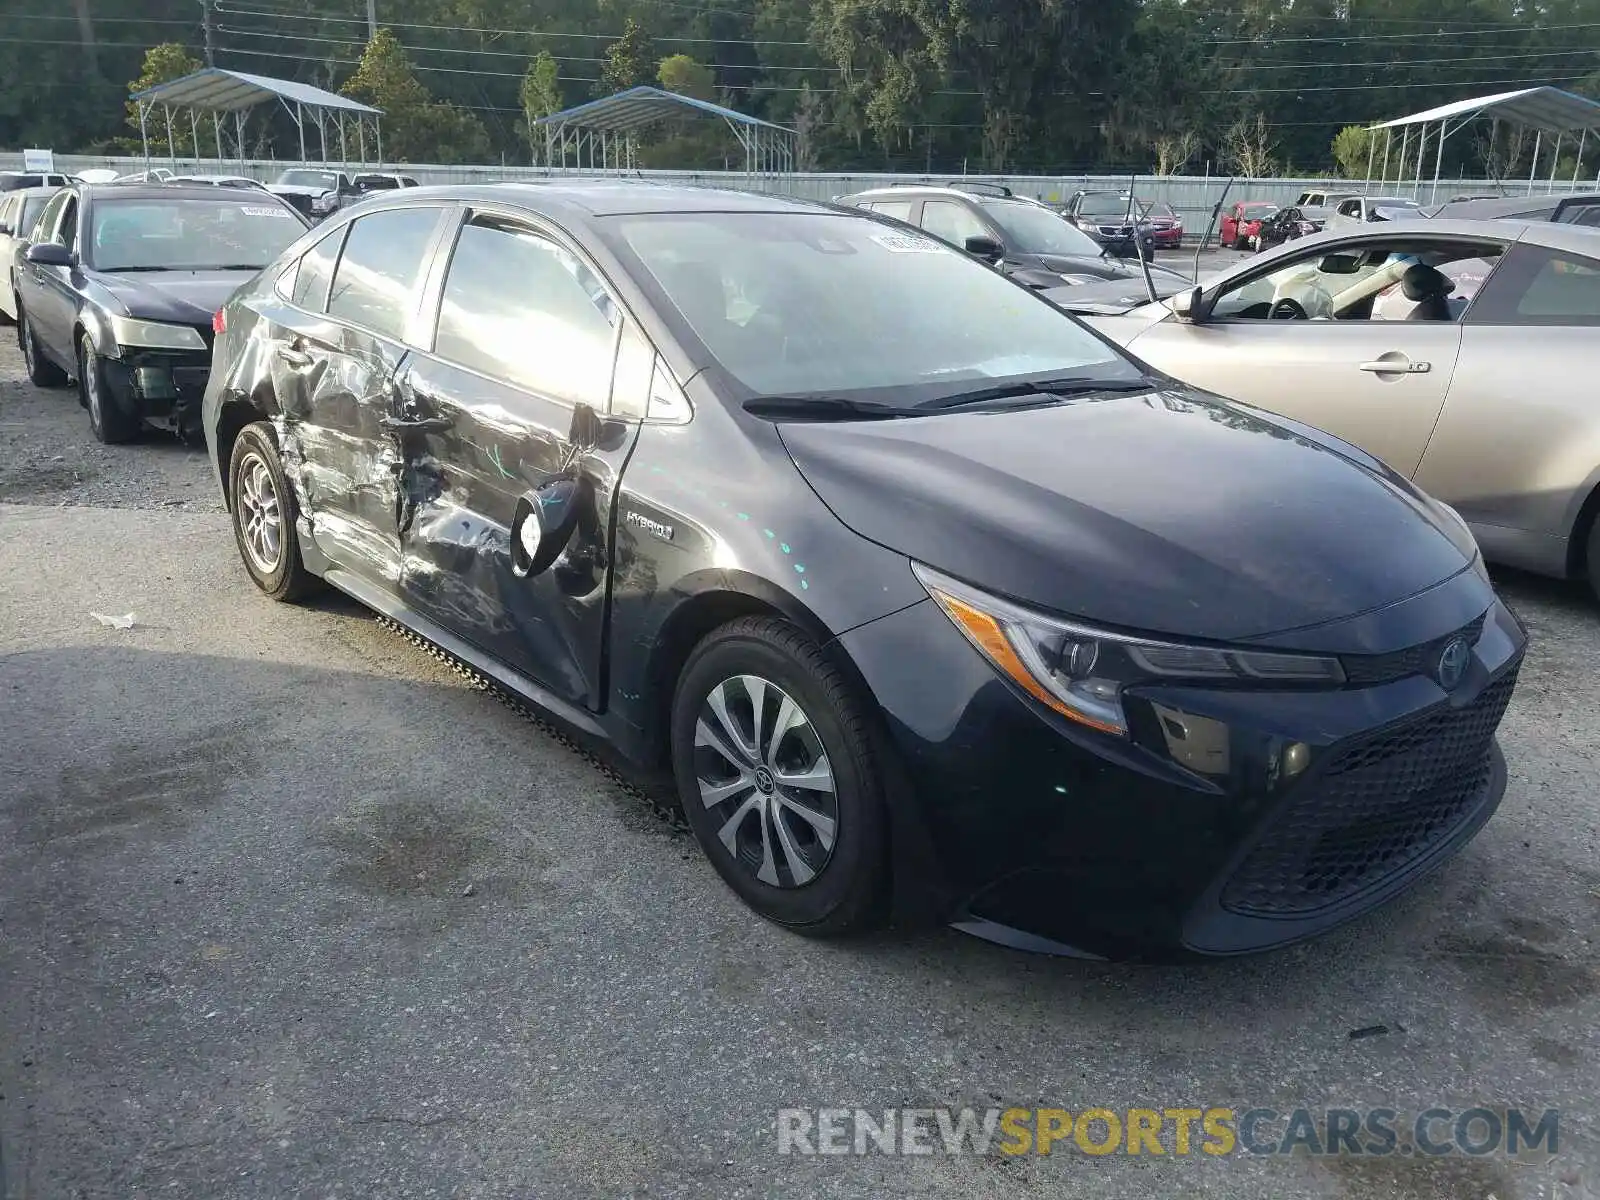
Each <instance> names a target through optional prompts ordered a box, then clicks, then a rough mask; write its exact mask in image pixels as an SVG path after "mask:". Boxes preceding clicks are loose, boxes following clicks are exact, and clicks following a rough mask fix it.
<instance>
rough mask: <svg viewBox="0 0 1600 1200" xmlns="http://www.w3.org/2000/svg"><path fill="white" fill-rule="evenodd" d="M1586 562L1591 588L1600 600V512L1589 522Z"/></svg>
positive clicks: (1585, 550) (1585, 553) (1585, 552)
mask: <svg viewBox="0 0 1600 1200" xmlns="http://www.w3.org/2000/svg"><path fill="white" fill-rule="evenodd" d="M1584 563H1585V565H1586V567H1587V571H1588V575H1589V590H1590V591H1591V592H1593V593H1594V596H1595V599H1596V600H1600V514H1596V516H1595V518H1594V519H1593V520H1592V521H1590V522H1589V540H1588V542H1587V544H1586V545H1585V547H1584Z"/></svg>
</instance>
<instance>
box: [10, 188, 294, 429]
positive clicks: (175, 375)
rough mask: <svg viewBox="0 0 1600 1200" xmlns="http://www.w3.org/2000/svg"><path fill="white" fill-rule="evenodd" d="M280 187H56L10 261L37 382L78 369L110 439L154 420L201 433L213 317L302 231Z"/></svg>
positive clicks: (85, 399)
mask: <svg viewBox="0 0 1600 1200" xmlns="http://www.w3.org/2000/svg"><path fill="white" fill-rule="evenodd" d="M306 226H307V222H306V221H305V220H304V219H303V218H302V217H301V216H300V215H299V214H298V213H296V212H295V211H294V210H293V209H292V208H290V207H289V206H288V205H287V204H285V203H284V202H283V201H281V200H279V199H278V198H277V197H276V196H272V195H269V194H268V193H266V192H264V191H248V192H246V191H240V190H237V189H234V188H219V187H212V186H210V185H208V184H189V185H183V184H163V183H157V184H126V183H107V184H87V183H77V184H73V185H71V186H69V187H66V188H63V189H62V190H61V191H59V192H57V193H56V195H55V196H54V197H52V199H51V200H50V203H49V204H48V205H46V207H45V209H44V211H43V212H42V213H40V215H39V224H38V226H37V228H38V230H39V237H38V238H37V239H36V240H35V241H34V242H33V243H32V244H31V245H29V246H28V247H27V248H26V249H24V250H19V251H18V252H17V254H16V261H15V262H13V263H8V264H5V268H6V269H7V270H8V271H10V273H11V278H12V281H13V284H14V287H15V289H16V297H17V307H18V311H17V338H18V341H19V342H20V344H21V346H22V354H23V358H24V359H25V360H26V362H27V366H28V377H29V378H30V379H32V380H33V382H34V383H36V384H38V385H39V386H41V387H53V386H59V385H61V384H65V383H67V382H68V381H69V380H71V379H76V380H77V381H78V400H79V402H80V403H81V404H82V405H83V406H84V408H86V409H87V410H88V412H89V426H90V428H91V429H92V430H93V432H94V435H95V437H97V438H99V439H100V440H101V441H102V442H126V441H129V440H131V439H132V438H134V437H135V436H137V435H138V433H139V431H140V429H141V428H142V427H143V426H144V425H145V424H146V423H148V424H151V425H155V426H158V427H161V428H166V429H170V430H174V431H176V432H179V433H192V434H195V435H198V433H199V426H200V401H201V399H202V398H203V397H204V395H205V386H206V376H207V372H208V370H209V369H210V361H211V338H212V327H211V322H212V317H213V315H214V314H215V313H216V311H217V310H218V309H219V308H220V307H221V306H222V302H223V301H224V300H226V299H227V298H228V296H229V295H230V294H231V293H232V292H233V290H234V289H235V288H237V287H238V286H239V285H240V284H242V283H245V282H247V281H248V280H249V278H250V277H251V276H252V275H254V274H255V273H256V272H257V271H259V270H260V269H261V268H262V267H263V266H265V265H266V264H267V263H269V262H271V261H272V260H273V259H274V258H276V257H277V256H278V255H279V254H280V253H281V252H282V251H283V249H284V247H285V246H287V245H289V243H291V242H293V241H294V240H295V239H296V238H297V237H299V236H300V234H302V233H304V232H305V230H306Z"/></svg>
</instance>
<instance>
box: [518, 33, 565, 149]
mask: <svg viewBox="0 0 1600 1200" xmlns="http://www.w3.org/2000/svg"><path fill="white" fill-rule="evenodd" d="M521 100H522V119H523V121H524V122H525V123H526V127H527V131H528V147H529V149H530V150H532V152H533V157H534V160H535V161H538V159H539V156H540V155H542V154H543V153H544V133H543V131H542V130H541V129H540V128H539V126H538V125H536V124H535V123H534V122H536V121H538V120H540V119H541V118H543V117H548V116H549V115H550V114H551V113H558V112H560V111H561V110H562V109H563V108H565V107H566V101H565V100H564V99H563V98H562V95H561V76H560V69H559V67H558V66H557V65H556V60H555V59H554V58H553V57H552V56H551V54H550V52H549V51H548V50H541V51H539V53H538V54H537V55H536V56H535V57H534V58H533V60H532V61H531V62H529V63H528V71H527V74H525V75H523V77H522V88H521Z"/></svg>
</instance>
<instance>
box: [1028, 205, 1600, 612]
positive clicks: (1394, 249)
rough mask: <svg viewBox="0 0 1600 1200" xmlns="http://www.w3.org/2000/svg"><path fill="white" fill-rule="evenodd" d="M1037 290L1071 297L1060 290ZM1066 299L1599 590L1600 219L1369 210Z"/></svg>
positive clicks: (1168, 366)
mask: <svg viewBox="0 0 1600 1200" xmlns="http://www.w3.org/2000/svg"><path fill="white" fill-rule="evenodd" d="M1050 298H1051V299H1052V300H1055V301H1056V302H1057V303H1058V304H1060V305H1061V306H1062V307H1065V308H1069V309H1071V308H1073V307H1074V303H1075V297H1074V295H1073V292H1072V290H1071V289H1066V290H1063V291H1061V292H1057V293H1052V294H1051V295H1050ZM1080 311H1082V312H1084V313H1085V315H1086V319H1087V320H1088V321H1089V323H1090V324H1092V325H1094V326H1095V327H1097V328H1098V329H1100V330H1101V331H1102V332H1104V333H1106V334H1107V335H1109V336H1110V337H1112V338H1113V339H1115V340H1116V341H1118V342H1119V343H1121V344H1122V345H1124V346H1126V347H1127V348H1128V349H1130V350H1131V351H1132V352H1133V353H1134V354H1135V355H1136V356H1137V357H1139V358H1142V359H1144V360H1145V361H1146V362H1148V363H1150V364H1151V365H1152V366H1155V367H1157V368H1159V369H1160V370H1162V371H1165V372H1166V373H1167V374H1169V375H1172V376H1175V377H1176V378H1178V379H1181V380H1183V381H1185V382H1187V383H1190V384H1193V385H1195V386H1197V387H1202V388H1205V389H1208V390H1210V391H1212V392H1216V393H1219V394H1221V395H1224V396H1229V397H1231V398H1233V399H1236V400H1240V401H1243V402H1245V403H1247V404H1252V405H1255V406H1257V407H1260V408H1264V409H1267V410H1269V411H1271V412H1275V413H1281V414H1283V415H1284V416H1288V417H1292V418H1295V419H1298V420H1301V421H1304V422H1306V423H1307V424H1310V425H1315V426H1319V427H1320V428H1322V429H1325V430H1327V431H1329V432H1330V433H1334V434H1337V435H1338V436H1339V437H1342V438H1344V439H1345V440H1347V441H1349V442H1353V443H1354V444H1355V445H1357V446H1359V447H1361V448H1362V449H1364V450H1366V451H1367V452H1369V453H1370V454H1372V455H1374V456H1376V457H1377V458H1379V459H1382V460H1383V461H1384V462H1385V463H1386V464H1388V466H1390V467H1391V468H1393V469H1394V470H1395V471H1397V472H1399V473H1400V474H1401V475H1405V476H1407V477H1408V478H1410V479H1412V480H1413V481H1415V482H1416V483H1417V484H1418V485H1419V486H1420V487H1421V488H1422V489H1423V490H1424V491H1427V492H1429V493H1431V494H1432V495H1434V496H1436V497H1437V498H1439V499H1440V500H1443V501H1445V502H1446V503H1448V504H1450V505H1452V506H1453V507H1455V508H1456V509H1457V510H1458V511H1459V512H1460V513H1461V515H1462V516H1463V517H1465V518H1466V520H1467V522H1468V523H1469V524H1470V525H1471V526H1472V529H1473V532H1474V533H1475V534H1476V535H1477V538H1478V541H1479V544H1480V545H1481V546H1482V548H1483V552H1484V556H1485V557H1486V558H1487V559H1489V560H1490V561H1491V562H1501V563H1506V564H1509V565H1512V566H1518V567H1522V568H1525V569H1527V570H1531V571H1536V572H1539V573H1541V574H1545V575H1553V576H1558V577H1568V576H1575V577H1580V578H1587V579H1588V580H1589V581H1590V583H1591V585H1593V586H1594V587H1595V588H1596V590H1597V591H1600V524H1597V522H1596V519H1595V518H1596V514H1597V512H1600V401H1597V399H1596V380H1597V378H1600V337H1597V334H1600V328H1597V327H1600V231H1597V230H1591V229H1587V228H1583V227H1577V226H1571V225H1552V224H1546V223H1538V222H1530V223H1522V222H1513V221H1453V220H1433V221H1403V222H1401V221H1395V222H1385V223H1381V224H1379V225H1376V226H1366V227H1361V228H1357V229H1354V230H1343V231H1334V232H1328V233H1321V234H1314V235H1312V236H1310V237H1306V238H1302V239H1300V240H1298V241H1294V242H1290V243H1287V244H1286V245H1283V246H1280V247H1278V248H1277V249H1275V250H1272V251H1269V252H1267V253H1265V254H1262V255H1258V256H1256V257H1254V258H1251V259H1248V260H1246V261H1245V262H1243V263H1240V264H1239V265H1237V266H1235V267H1233V268H1231V269H1229V270H1227V271H1224V272H1222V273H1221V274H1219V275H1216V276H1212V277H1210V278H1208V279H1206V280H1204V281H1203V283H1202V285H1201V286H1198V287H1195V288H1194V289H1192V290H1188V291H1181V292H1178V293H1177V294H1176V295H1173V296H1170V297H1169V298H1167V299H1165V300H1163V301H1160V302H1156V303H1143V304H1133V303H1132V302H1131V301H1130V307H1128V308H1127V310H1126V311H1124V312H1108V306H1107V305H1105V304H1104V303H1101V304H1098V305H1096V306H1094V307H1093V308H1092V309H1091V308H1090V307H1089V306H1087V305H1084V306H1083V307H1082V308H1081V309H1080ZM1091 313H1092V314H1093V315H1089V314H1091ZM1218 482H1219V484H1223V485H1225V484H1226V481H1225V480H1219V481H1218Z"/></svg>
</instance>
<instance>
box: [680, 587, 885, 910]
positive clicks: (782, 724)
mask: <svg viewBox="0 0 1600 1200" xmlns="http://www.w3.org/2000/svg"><path fill="white" fill-rule="evenodd" d="M671 736H672V765H673V774H674V776H675V778H676V780H677V785H678V793H679V796H680V798H681V799H682V802H683V809H684V813H685V815H686V816H687V817H688V819H689V825H690V828H691V829H693V830H694V834H695V837H696V838H697V839H698V840H699V842H700V845H701V847H702V848H703V849H704V850H705V852H706V856H707V857H708V858H710V859H711V862H712V865H713V866H715V867H716V869H717V872H718V873H719V874H720V875H721V876H722V878H723V879H724V880H725V881H726V882H727V883H728V885H729V886H730V887H732V888H733V890H734V891H736V892H738V893H739V895H740V896H741V897H742V898H743V899H744V901H745V903H747V904H748V905H750V907H751V908H753V909H755V910H756V912H758V913H760V914H761V915H762V916H763V917H766V918H767V919H768V920H770V921H774V922H776V923H778V924H780V925H785V926H788V927H789V928H791V929H794V930H796V931H797V932H800V933H804V934H808V935H811V936H828V935H835V934H842V933H846V932H851V931H855V930H859V929H863V928H868V927H870V926H872V925H873V924H876V923H877V921H878V920H879V919H881V916H882V910H883V899H884V897H885V896H886V894H887V885H888V865H887V864H888V854H887V832H886V818H885V812H884V798H883V785H882V781H881V778H880V776H879V772H878V765H877V757H876V753H875V748H874V739H873V735H872V731H871V726H870V725H869V723H868V721H867V718H866V716H865V713H864V710H863V708H862V707H861V705H860V704H859V703H858V702H857V700H856V697H855V695H854V689H853V688H852V687H851V685H850V683H849V681H848V680H847V679H846V678H845V677H844V675H843V674H842V673H841V672H840V671H839V670H838V669H837V668H836V667H835V666H834V665H833V664H832V663H830V662H829V661H828V660H827V659H826V658H825V657H824V656H823V654H822V651H821V650H820V649H819V648H818V646H817V644H816V643H815V642H814V641H812V640H811V639H810V638H809V637H807V636H806V634H805V633H804V632H802V631H801V630H800V629H799V628H797V627H796V626H794V625H792V624H790V623H789V622H787V621H783V620H779V619H777V618H772V617H747V618H743V619H741V620H738V621H734V622H732V623H731V624H729V625H725V626H723V627H722V628H721V629H718V630H716V631H715V632H713V633H711V634H710V635H708V636H707V637H706V639H705V640H704V641H702V642H701V643H700V644H699V645H698V646H697V647H696V648H695V650H694V652H693V653H692V654H691V655H690V657H689V661H688V663H687V664H686V665H685V667H684V670H683V674H682V676H681V677H680V679H679V681H678V686H677V690H676V693H675V695H674V697H673V706H672V734H671Z"/></svg>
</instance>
